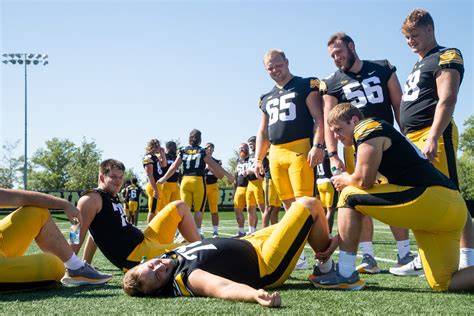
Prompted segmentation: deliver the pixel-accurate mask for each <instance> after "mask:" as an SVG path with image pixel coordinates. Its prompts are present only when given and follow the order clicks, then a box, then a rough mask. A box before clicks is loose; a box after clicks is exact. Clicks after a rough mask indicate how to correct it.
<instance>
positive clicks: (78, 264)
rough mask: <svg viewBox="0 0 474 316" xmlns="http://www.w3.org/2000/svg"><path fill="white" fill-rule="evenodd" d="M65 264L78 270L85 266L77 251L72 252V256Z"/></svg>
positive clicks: (71, 268)
mask: <svg viewBox="0 0 474 316" xmlns="http://www.w3.org/2000/svg"><path fill="white" fill-rule="evenodd" d="M64 266H65V267H66V268H67V269H70V270H77V269H79V268H82V267H83V266H84V262H82V261H81V260H80V259H79V258H78V257H77V256H76V254H75V253H73V254H72V256H71V258H69V259H68V261H66V262H64Z"/></svg>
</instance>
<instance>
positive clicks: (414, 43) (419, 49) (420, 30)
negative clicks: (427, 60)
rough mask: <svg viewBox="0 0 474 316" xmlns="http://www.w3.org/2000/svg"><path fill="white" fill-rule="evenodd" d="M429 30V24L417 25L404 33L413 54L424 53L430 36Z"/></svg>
mask: <svg viewBox="0 0 474 316" xmlns="http://www.w3.org/2000/svg"><path fill="white" fill-rule="evenodd" d="M430 30H431V27H430V26H426V27H417V28H415V29H413V30H412V31H410V32H405V33H404V35H405V39H406V41H407V44H408V47H410V48H411V50H412V52H414V53H415V54H423V53H426V50H427V49H429V47H428V46H429V45H430V39H431V36H432V35H431V32H430Z"/></svg>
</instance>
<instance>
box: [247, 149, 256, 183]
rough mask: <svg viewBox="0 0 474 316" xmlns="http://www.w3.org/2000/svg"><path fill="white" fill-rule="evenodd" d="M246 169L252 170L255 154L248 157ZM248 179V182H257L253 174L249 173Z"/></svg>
mask: <svg viewBox="0 0 474 316" xmlns="http://www.w3.org/2000/svg"><path fill="white" fill-rule="evenodd" d="M248 168H252V169H254V168H255V153H251V154H250V155H249V162H248ZM248 179H249V181H253V180H257V176H256V175H255V173H250V174H249V175H248Z"/></svg>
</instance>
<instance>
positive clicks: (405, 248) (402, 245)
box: [397, 239, 410, 259]
mask: <svg viewBox="0 0 474 316" xmlns="http://www.w3.org/2000/svg"><path fill="white" fill-rule="evenodd" d="M397 249H398V257H399V258H400V259H401V258H403V257H405V256H406V255H407V253H409V252H410V239H406V240H399V241H397Z"/></svg>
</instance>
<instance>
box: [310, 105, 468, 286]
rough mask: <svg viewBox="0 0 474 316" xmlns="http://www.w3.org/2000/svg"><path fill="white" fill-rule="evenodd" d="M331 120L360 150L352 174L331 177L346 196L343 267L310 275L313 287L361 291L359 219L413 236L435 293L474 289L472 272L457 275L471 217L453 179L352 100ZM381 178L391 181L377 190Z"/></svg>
mask: <svg viewBox="0 0 474 316" xmlns="http://www.w3.org/2000/svg"><path fill="white" fill-rule="evenodd" d="M327 121H328V122H327V123H328V124H329V125H330V128H331V131H332V132H333V133H334V134H335V136H336V138H337V139H339V140H340V141H341V142H342V143H343V144H344V146H352V145H355V149H356V154H357V159H356V166H355V171H354V173H353V174H348V173H343V174H342V175H339V176H334V177H333V178H332V179H333V183H334V186H335V187H336V189H337V190H338V191H342V192H341V196H340V198H339V202H338V207H339V215H338V231H339V248H340V253H339V264H338V268H337V269H336V270H335V271H332V272H330V273H327V274H325V275H321V276H316V277H312V278H310V279H311V281H312V282H313V284H314V285H315V286H316V287H319V288H327V289H351V290H358V289H361V288H362V287H363V281H361V280H360V279H359V275H358V273H357V271H356V270H355V262H356V252H357V245H358V243H359V236H360V231H361V222H362V216H363V215H369V216H372V217H374V218H376V219H378V220H380V221H381V222H384V223H386V224H388V225H393V226H396V227H404V228H409V229H411V230H412V231H413V233H414V235H415V238H416V241H417V243H418V246H419V252H420V256H421V259H422V262H423V270H424V272H425V275H426V280H427V281H428V283H429V285H430V287H431V288H432V289H434V290H437V291H446V290H451V291H461V290H469V291H472V290H474V267H469V268H465V269H462V270H459V271H458V266H459V239H460V237H461V232H462V230H463V227H464V224H465V223H466V218H467V215H468V214H467V209H466V204H465V203H464V200H463V199H462V197H461V194H460V193H459V191H457V190H456V187H455V185H454V184H453V183H452V182H451V180H449V179H448V178H447V177H446V176H445V175H444V174H442V173H441V172H440V171H438V170H437V169H436V168H435V167H433V165H432V164H431V163H429V161H428V160H427V159H426V157H425V156H423V154H421V152H420V151H419V150H418V148H416V146H415V145H413V143H411V142H410V141H409V140H407V139H406V138H405V136H403V135H402V134H400V133H399V132H398V131H397V130H395V129H394V128H393V127H392V126H391V125H390V124H388V123H386V122H385V121H383V120H379V119H374V118H367V119H364V118H363V116H362V113H361V112H360V111H359V109H357V108H356V107H355V106H353V105H351V104H350V103H342V104H338V105H337V106H336V107H334V108H333V109H332V110H331V112H330V113H329V117H328V119H327ZM378 173H380V174H382V175H384V176H385V177H386V178H387V179H388V183H387V184H378V185H377V184H375V185H374V183H375V180H376V177H377V174H378ZM332 245H333V244H332ZM331 248H332V247H331ZM334 248H335V247H334ZM331 250H333V249H331ZM330 252H331V251H329V252H328V253H327V255H330ZM320 258H321V257H320ZM322 259H323V258H322Z"/></svg>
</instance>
